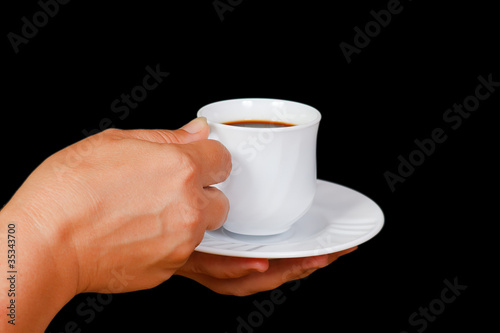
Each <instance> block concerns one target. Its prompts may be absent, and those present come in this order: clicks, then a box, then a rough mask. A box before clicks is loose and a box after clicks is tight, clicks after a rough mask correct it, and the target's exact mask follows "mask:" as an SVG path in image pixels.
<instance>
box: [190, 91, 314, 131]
mask: <svg viewBox="0 0 500 333" xmlns="http://www.w3.org/2000/svg"><path fill="white" fill-rule="evenodd" d="M238 101H240V102H243V101H277V102H284V103H289V104H298V105H300V106H303V107H306V108H308V109H309V110H311V111H313V112H314V113H315V114H316V117H315V118H314V119H313V120H311V121H309V122H307V123H304V124H296V125H295V124H294V126H286V127H270V128H262V127H242V126H232V125H227V124H224V123H220V122H215V121H211V120H210V119H208V117H207V116H206V115H204V114H203V111H204V109H206V108H208V107H210V106H214V105H216V104H224V103H229V102H233V103H234V102H238ZM197 116H198V117H205V118H207V122H208V124H209V125H214V126H217V127H219V126H221V127H222V128H231V129H233V130H237V131H253V132H255V131H297V130H301V129H303V128H306V127H310V126H314V125H316V124H318V123H319V122H320V120H321V113H320V112H319V111H318V110H317V109H316V108H314V107H312V106H310V105H308V104H304V103H301V102H296V101H291V100H285V99H279V98H234V99H225V100H220V101H216V102H212V103H209V104H206V105H204V106H202V107H201V108H200V109H199V110H198V112H197Z"/></svg>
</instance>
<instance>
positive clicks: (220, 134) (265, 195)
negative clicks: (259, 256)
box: [198, 98, 321, 236]
mask: <svg viewBox="0 0 500 333" xmlns="http://www.w3.org/2000/svg"><path fill="white" fill-rule="evenodd" d="M198 116H199V117H201V116H202V117H206V118H207V122H208V124H209V126H210V136H209V139H215V140H218V141H220V142H221V143H222V144H223V145H224V146H225V147H226V148H227V149H228V150H229V152H230V153H231V158H232V163H233V167H232V171H231V174H230V175H229V177H228V178H227V179H226V180H225V181H224V182H222V183H220V184H216V185H215V186H216V187H217V188H219V189H220V190H221V191H222V192H223V193H224V194H225V195H226V196H227V198H228V199H229V206H230V208H229V214H228V217H227V220H226V222H225V224H224V226H223V228H225V229H226V230H227V231H229V232H233V233H237V234H243V235H252V236H266V235H274V234H280V233H283V232H286V231H287V230H289V229H290V228H291V227H292V225H293V224H294V223H295V222H296V221H297V220H298V219H299V218H300V217H301V216H303V215H304V214H305V213H306V212H307V211H308V210H309V208H310V207H311V205H312V202H313V199H314V194H315V191H316V137H317V132H318V127H319V122H320V119H321V114H320V113H319V111H318V110H316V109H315V108H313V107H311V106H308V105H305V104H302V103H298V102H293V101H287V100H279V99H267V98H243V99H233V100H225V101H219V102H215V103H212V104H208V105H206V106H204V107H202V108H201V109H200V110H199V111H198Z"/></svg>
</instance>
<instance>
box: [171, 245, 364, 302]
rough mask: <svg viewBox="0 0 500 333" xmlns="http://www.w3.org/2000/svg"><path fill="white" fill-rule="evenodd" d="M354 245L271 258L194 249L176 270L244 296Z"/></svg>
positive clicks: (305, 272)
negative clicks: (312, 254) (304, 255)
mask: <svg viewBox="0 0 500 333" xmlns="http://www.w3.org/2000/svg"><path fill="white" fill-rule="evenodd" d="M356 249H357V247H353V248H350V249H347V250H343V251H340V252H336V253H331V254H328V255H321V256H315V257H307V258H290V259H272V260H268V259H259V258H237V257H224V256H218V255H213V254H207V253H201V252H193V254H192V255H191V257H190V258H189V260H188V261H187V262H186V263H185V264H184V266H182V267H181V268H180V269H179V270H178V271H177V272H176V274H178V275H182V276H185V277H188V278H190V279H193V280H195V281H197V282H199V283H201V284H202V285H204V286H205V287H207V288H209V289H211V290H213V291H215V292H217V293H220V294H226V295H236V296H247V295H251V294H255V293H257V292H261V291H266V290H271V289H275V288H277V287H279V286H281V285H282V284H283V283H286V282H288V281H292V280H297V279H302V278H305V277H306V276H308V275H310V274H312V273H313V272H315V271H316V270H317V269H319V268H322V267H326V266H328V265H329V264H331V263H332V262H333V261H335V260H337V259H338V258H339V257H340V256H343V255H345V254H348V253H351V252H352V251H354V250H356Z"/></svg>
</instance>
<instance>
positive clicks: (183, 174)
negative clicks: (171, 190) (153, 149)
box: [170, 145, 199, 183]
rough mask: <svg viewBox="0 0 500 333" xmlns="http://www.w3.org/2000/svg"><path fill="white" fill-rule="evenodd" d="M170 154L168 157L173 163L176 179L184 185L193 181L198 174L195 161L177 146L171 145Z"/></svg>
mask: <svg viewBox="0 0 500 333" xmlns="http://www.w3.org/2000/svg"><path fill="white" fill-rule="evenodd" d="M170 153H171V155H170V156H171V157H172V158H173V159H174V161H175V171H176V174H177V176H178V179H179V180H180V181H182V182H184V183H186V182H190V181H193V180H194V179H195V178H196V177H197V175H198V172H199V167H198V165H197V164H196V161H195V159H194V158H193V157H192V156H191V155H190V154H189V153H188V152H187V151H185V150H184V149H182V147H181V146H178V145H171V151H170Z"/></svg>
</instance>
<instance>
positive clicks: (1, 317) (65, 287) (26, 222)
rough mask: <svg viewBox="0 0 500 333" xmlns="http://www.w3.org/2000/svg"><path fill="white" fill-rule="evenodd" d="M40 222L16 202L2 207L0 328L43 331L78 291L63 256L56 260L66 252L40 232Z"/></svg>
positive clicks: (2, 329)
mask: <svg viewBox="0 0 500 333" xmlns="http://www.w3.org/2000/svg"><path fill="white" fill-rule="evenodd" d="M40 222H41V221H34V218H33V217H31V216H30V215H29V214H27V213H26V212H23V211H22V210H21V209H19V208H16V207H15V205H7V206H6V207H5V208H4V209H2V211H0V332H44V331H45V329H46V327H47V325H48V324H49V323H50V321H51V320H52V318H53V317H54V316H55V315H56V314H57V312H58V311H59V310H60V309H61V308H62V307H63V306H64V304H66V303H67V302H68V301H69V300H70V299H71V298H72V297H73V295H74V294H75V290H76V289H74V287H73V286H74V285H76V282H75V281H67V277H68V276H69V274H68V275H66V276H65V274H64V272H65V267H61V263H63V264H64V260H61V259H63V258H58V260H57V261H56V256H58V255H60V256H61V257H64V256H65V255H66V254H65V253H54V250H55V248H56V247H55V244H56V243H57V240H54V242H52V241H51V240H49V239H47V238H46V236H45V235H41V233H38V234H37V232H36V230H37V228H34V227H33V224H34V223H40ZM72 289H73V290H72Z"/></svg>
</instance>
